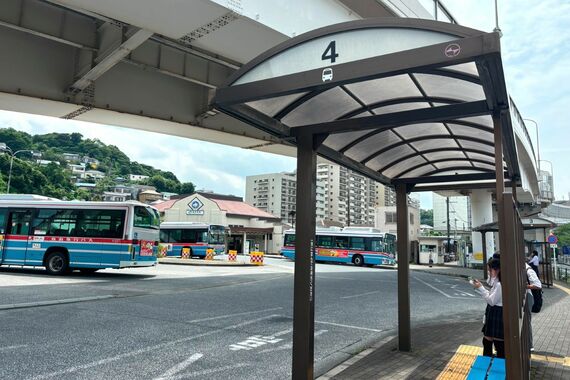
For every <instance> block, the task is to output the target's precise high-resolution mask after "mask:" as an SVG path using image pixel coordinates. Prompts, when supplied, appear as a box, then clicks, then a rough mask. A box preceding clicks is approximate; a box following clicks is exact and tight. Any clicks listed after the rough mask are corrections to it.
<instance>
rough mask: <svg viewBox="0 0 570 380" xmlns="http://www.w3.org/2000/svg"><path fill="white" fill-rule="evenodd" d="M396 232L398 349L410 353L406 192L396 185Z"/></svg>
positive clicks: (402, 187) (408, 244) (401, 186)
mask: <svg viewBox="0 0 570 380" xmlns="http://www.w3.org/2000/svg"><path fill="white" fill-rule="evenodd" d="M396 215H397V223H398V224H397V231H398V247H397V248H398V349H399V350H400V351H411V349H412V335H411V323H410V242H409V234H408V232H409V231H408V230H409V224H408V223H409V217H408V192H407V186H406V185H405V184H397V185H396Z"/></svg>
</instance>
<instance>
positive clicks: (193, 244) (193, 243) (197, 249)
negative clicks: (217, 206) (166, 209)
mask: <svg viewBox="0 0 570 380" xmlns="http://www.w3.org/2000/svg"><path fill="white" fill-rule="evenodd" d="M160 243H161V245H162V246H164V245H166V247H167V248H166V256H182V250H183V249H184V248H186V249H188V250H189V255H190V256H196V257H200V258H205V257H206V250H207V249H213V250H214V253H215V254H217V255H219V254H223V253H225V252H226V228H225V227H224V226H220V225H216V224H206V223H194V222H164V223H162V224H161V225H160Z"/></svg>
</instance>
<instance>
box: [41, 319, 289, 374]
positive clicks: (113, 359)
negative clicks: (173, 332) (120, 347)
mask: <svg viewBox="0 0 570 380" xmlns="http://www.w3.org/2000/svg"><path fill="white" fill-rule="evenodd" d="M279 316H280V315H279V314H272V315H268V316H265V317H260V318H256V319H252V320H249V321H247V322H242V323H238V324H235V325H233V326H229V327H224V328H221V329H219V330H213V331H208V332H205V333H202V334H198V335H193V336H189V337H186V338H182V339H176V340H171V341H169V342H164V343H160V344H156V345H154V346H148V347H145V348H141V349H139V350H136V351H130V352H126V353H124V354H120V355H116V356H111V357H109V358H105V359H101V360H97V361H95V362H91V363H86V364H82V365H78V366H74V367H70V368H66V369H63V370H60V371H56V372H50V373H46V374H43V375H38V376H35V377H33V378H32V380H40V379H50V378H52V377H61V375H65V374H70V373H74V372H78V371H81V370H84V369H89V368H93V367H97V366H100V365H103V364H108V363H112V362H116V361H119V360H121V359H125V358H129V357H131V356H137V355H141V354H145V353H147V352H152V351H158V350H161V349H163V348H165V347H170V346H174V345H177V344H181V343H186V342H189V341H191V340H195V339H198V338H202V337H205V336H209V335H214V334H217V333H220V332H222V331H225V330H233V329H236V328H239V327H243V326H247V325H251V324H253V323H257V322H259V321H263V320H265V319H270V318H275V317H279Z"/></svg>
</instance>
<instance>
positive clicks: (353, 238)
mask: <svg viewBox="0 0 570 380" xmlns="http://www.w3.org/2000/svg"><path fill="white" fill-rule="evenodd" d="M284 236H285V241H284V244H283V248H282V249H281V255H283V256H285V257H286V258H288V259H291V260H295V230H287V231H285V233H284ZM316 239H317V240H316V244H315V251H316V254H315V260H316V261H320V262H329V263H347V264H348V263H352V264H354V265H356V266H362V265H368V266H373V265H395V264H396V260H395V248H396V244H395V242H396V236H395V235H393V234H389V233H383V232H381V231H379V230H376V229H374V228H368V227H345V228H344V229H340V228H317V230H316Z"/></svg>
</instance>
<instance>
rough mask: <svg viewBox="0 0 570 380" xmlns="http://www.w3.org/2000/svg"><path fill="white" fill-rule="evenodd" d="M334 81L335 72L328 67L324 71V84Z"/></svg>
mask: <svg viewBox="0 0 570 380" xmlns="http://www.w3.org/2000/svg"><path fill="white" fill-rule="evenodd" d="M332 79H333V70H332V69H331V68H330V67H327V68H326V69H324V70H323V82H328V81H331V80H332Z"/></svg>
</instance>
